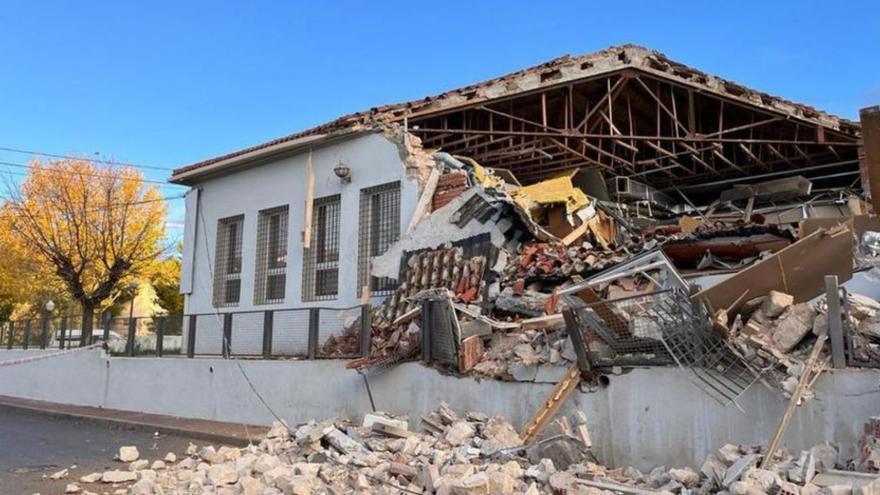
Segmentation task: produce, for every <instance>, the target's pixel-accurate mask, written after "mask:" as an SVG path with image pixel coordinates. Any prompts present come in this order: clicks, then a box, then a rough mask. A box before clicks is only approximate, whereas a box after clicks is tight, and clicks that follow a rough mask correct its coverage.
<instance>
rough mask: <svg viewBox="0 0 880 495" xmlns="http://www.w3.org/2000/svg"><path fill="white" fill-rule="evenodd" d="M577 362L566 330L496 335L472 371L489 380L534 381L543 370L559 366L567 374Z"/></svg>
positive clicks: (527, 331) (556, 374)
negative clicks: (567, 370) (547, 367)
mask: <svg viewBox="0 0 880 495" xmlns="http://www.w3.org/2000/svg"><path fill="white" fill-rule="evenodd" d="M576 360H577V357H576V356H575V354H574V349H573V348H572V347H571V341H570V340H569V338H568V333H567V332H566V331H565V330H563V329H560V330H548V331H538V330H526V331H523V332H511V333H495V334H493V335H492V338H491V339H489V341H488V344H487V345H486V352H485V354H484V355H483V358H482V360H481V361H480V362H479V363H477V364H476V365H475V366H474V367H473V370H472V371H473V372H474V374H476V375H479V376H483V377H487V378H496V379H502V380H516V381H532V380H534V379H535V378H537V375H538V373H539V372H540V371H541V368H543V367H546V366H554V367H557V366H558V367H562V368H560V369H562V370H564V369H565V368H568V366H570V365H571V363H573V362H574V361H576ZM558 375H559V372H556V373H552V376H553V377H556V376H558ZM552 381H556V380H552Z"/></svg>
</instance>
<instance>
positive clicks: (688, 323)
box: [565, 289, 760, 404]
mask: <svg viewBox="0 0 880 495" xmlns="http://www.w3.org/2000/svg"><path fill="white" fill-rule="evenodd" d="M575 302H576V301H575ZM565 317H566V326H567V327H568V331H569V332H570V334H571V335H573V336H575V337H577V336H580V338H579V339H578V338H574V339H572V343H573V344H575V347H576V351H578V353H579V354H582V355H583V358H581V357H580V356H579V361H581V359H583V361H584V363H579V364H581V367H582V368H584V367H588V368H591V367H593V366H613V365H635V364H673V363H674V364H676V365H678V366H679V367H681V368H682V369H684V370H687V371H688V372H689V373H690V376H691V378H692V381H693V382H694V384H695V385H697V387H699V388H700V389H702V390H703V391H704V392H706V393H707V394H708V395H710V396H711V397H713V398H714V399H716V400H718V401H719V402H721V403H723V404H735V403H736V400H737V399H738V398H739V397H740V396H741V395H742V394H743V393H744V392H745V391H746V390H747V389H748V388H749V387H750V386H751V385H752V384H754V383H755V382H756V381H757V380H758V379H759V377H760V373H759V372H758V371H757V370H755V369H753V368H751V367H749V366H748V364H747V363H744V362H743V361H742V360H741V359H740V358H739V357H738V356H737V355H735V354H734V353H733V350H732V349H730V348H729V346H728V345H727V342H726V339H724V338H722V337H720V336H718V335H716V334H715V333H714V332H713V331H712V328H711V323H710V320H709V318H708V315H707V314H706V312H705V309H704V308H703V306H702V305H701V304H698V303H694V302H692V301H691V300H690V298H689V297H688V295H687V294H685V293H683V291H681V290H679V289H669V290H662V291H657V292H652V293H648V294H640V295H638V296H633V297H625V298H621V299H612V300H607V301H599V302H595V303H590V304H578V305H575V306H574V307H572V308H571V309H570V310H568V311H566V314H565Z"/></svg>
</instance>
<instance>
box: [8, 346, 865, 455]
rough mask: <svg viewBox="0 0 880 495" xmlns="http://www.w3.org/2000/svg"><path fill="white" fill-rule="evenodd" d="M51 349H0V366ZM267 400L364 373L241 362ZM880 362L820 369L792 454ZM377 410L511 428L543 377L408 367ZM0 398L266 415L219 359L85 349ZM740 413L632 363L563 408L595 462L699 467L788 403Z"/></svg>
mask: <svg viewBox="0 0 880 495" xmlns="http://www.w3.org/2000/svg"><path fill="white" fill-rule="evenodd" d="M40 352H50V351H6V350H0V363H2V361H6V360H8V359H13V358H16V357H21V356H23V355H34V354H38V353H40ZM241 364H242V366H243V367H244V369H245V371H246V373H247V374H248V376H249V377H250V378H251V380H252V381H253V383H254V385H255V386H256V388H257V390H259V391H260V392H261V394H262V395H263V396H264V398H265V399H266V401H267V402H268V403H269V404H270V405H271V406H272V407H273V409H275V410H276V411H277V412H278V413H279V414H280V415H281V416H282V417H284V418H285V419H287V420H288V421H289V422H291V423H297V422H302V421H306V420H308V419H321V418H327V417H330V416H334V415H342V416H348V417H352V418H357V417H360V415H361V414H363V413H364V412H366V411H369V409H370V404H369V400H368V398H367V394H366V391H365V389H364V384H363V381H362V379H361V377H360V376H359V375H358V374H357V373H355V372H354V371H351V370H347V369H345V368H344V362H343V361H335V360H328V361H241ZM878 383H880V370H857V369H850V370H843V371H833V372H828V373H826V374H824V375H823V376H822V377H821V378H820V379H819V381H818V382H817V384H816V395H817V398H816V399H814V400H813V401H810V402H808V403H807V404H806V405H805V406H804V407H802V408H800V409H799V410H798V411H797V412H796V414H795V416H794V420H793V421H792V423H791V426H790V428H789V430H788V434H787V435H786V438H785V442H786V446H787V447H788V448H789V449H791V450H799V449H803V448H808V447H810V446H812V445H815V444H817V443H822V442H824V441H834V442H836V443H838V444H839V445H840V446H841V447H842V448H843V449H844V454H846V455H850V456H851V455H852V449H853V448H854V445H855V443H856V442H857V439H858V437H859V435H860V434H861V430H862V424H863V423H864V421H865V420H866V419H867V418H868V417H869V416H872V415H877V414H880V388H878ZM370 385H371V388H372V392H373V397H374V398H375V401H376V406H377V407H378V408H379V409H381V410H387V411H392V412H397V413H404V414H408V415H409V417H410V419H411V421H410V423H411V426H415V423H416V422H417V420H414V418H418V415H419V414H421V413H424V412H426V411H429V410H431V409H433V408H434V407H436V405H437V404H438V403H439V402H440V401H446V402H448V403H449V404H450V405H451V406H452V407H454V408H455V409H457V410H465V409H471V410H480V411H484V412H487V413H490V414H503V415H505V416H506V417H508V418H509V419H510V420H511V421H512V422H513V423H514V425H515V426H516V427H520V426H522V424H523V423H524V422H525V421H527V420H528V418H529V416H530V414H531V413H532V412H533V411H534V410H535V409H536V408H537V407H538V406H539V405H540V404H541V402H542V401H543V399H544V397H545V396H546V394H547V393H549V392H550V390H551V389H552V387H553V386H552V385H551V384H539V383H506V382H497V381H487V380H483V381H478V380H475V379H472V378H455V377H451V376H444V375H441V374H440V373H438V372H437V371H435V370H433V369H429V368H426V367H424V366H422V365H420V364H417V363H408V364H404V365H401V366H399V367H397V368H395V369H392V370H390V371H388V372H387V373H385V374H382V375H379V376H376V377H373V378H371V379H370ZM0 395H8V396H15V397H23V398H30V399H39V400H46V401H52V402H61V403H69V404H78V405H88V406H97V407H106V408H113V409H124V410H131V411H142V412H152V413H161V414H169V415H176V416H183V417H193V418H203V419H213V420H220V421H231V422H244V423H251V424H269V423H270V422H271V421H272V417H271V415H270V414H269V412H268V411H266V409H265V408H264V407H263V406H262V405H261V404H260V403H259V401H258V400H257V398H256V397H255V396H254V394H253V393H252V392H251V390H250V388H249V387H248V385H247V383H246V382H245V380H244V378H243V377H242V375H241V373H240V371H239V369H238V366H237V365H236V363H235V362H233V361H224V360H222V359H184V358H163V359H155V358H112V359H108V358H106V357H105V355H104V354H103V353H102V352H101V351H95V350H93V351H84V352H82V353H76V354H73V355H67V356H61V357H54V358H50V359H46V360H43V361H39V362H34V363H29V364H22V365H16V366H0ZM740 403H741V405H742V406H743V408H744V409H745V410H746V412H747V414H743V413H741V412H739V411H738V410H736V409H735V408H733V407H723V406H722V405H720V404H718V403H716V402H715V401H713V400H712V399H710V398H709V397H707V396H706V395H705V394H703V393H702V392H701V391H700V390H698V389H697V388H696V387H695V386H694V385H693V384H691V383H690V382H689V381H688V379H687V377H686V376H685V374H684V373H682V372H681V371H679V370H678V369H676V368H650V369H635V370H633V371H632V372H630V373H626V374H623V375H620V376H611V383H610V385H609V386H608V387H607V388H605V389H602V390H600V391H598V392H595V393H575V394H574V395H573V396H572V399H570V400H569V402H568V403H567V404H566V409H565V410H566V411H568V412H571V411H573V410H574V408H576V407H577V408H580V409H582V410H583V411H584V412H585V413H586V414H587V416H588V418H589V421H590V431H591V433H592V435H593V440H594V442H595V444H596V455H597V456H598V458H599V459H600V460H601V461H603V462H605V463H607V464H609V465H615V466H627V465H633V466H635V467H638V468H640V469H649V468H651V467H653V466H655V465H659V464H666V465H672V464H678V465H690V466H694V467H699V465H700V463H701V462H702V461H703V459H704V457H705V455H706V454H707V453H709V452H711V451H713V450H714V449H717V448H718V447H720V446H721V445H723V444H724V443H728V442H729V443H741V444H762V443H766V442H767V441H768V439H769V438H770V436H771V435H772V433H773V430H774V429H775V427H776V424H777V421H778V420H779V417H780V416H781V414H782V411H783V408H784V407H785V401H784V399H783V397H782V395H781V394H779V393H776V392H773V391H770V390H767V389H765V388H763V387H762V386H760V385H756V386H755V387H753V388H752V389H750V390H749V391H748V393H747V394H746V395H745V396H744V397H742V398H741V400H740Z"/></svg>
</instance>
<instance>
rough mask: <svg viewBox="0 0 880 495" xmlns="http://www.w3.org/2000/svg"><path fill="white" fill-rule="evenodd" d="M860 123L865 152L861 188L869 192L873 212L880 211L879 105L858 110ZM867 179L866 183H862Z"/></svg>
mask: <svg viewBox="0 0 880 495" xmlns="http://www.w3.org/2000/svg"><path fill="white" fill-rule="evenodd" d="M859 119H860V120H861V123H862V141H863V143H862V150H863V152H864V154H865V158H864V166H863V167H862V170H863V172H862V181H863V183H862V189H864V190H865V191H866V192H870V194H871V206H872V211H873V212H874V213H878V212H880V106H873V107H868V108H863V109H861V110H859ZM865 179H867V184H865V183H864V181H865Z"/></svg>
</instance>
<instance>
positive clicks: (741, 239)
mask: <svg viewBox="0 0 880 495" xmlns="http://www.w3.org/2000/svg"><path fill="white" fill-rule="evenodd" d="M794 238H795V235H794V234H793V233H792V232H791V230H790V229H783V228H780V227H778V226H775V225H759V224H743V223H742V222H735V223H724V222H715V223H713V224H700V225H698V226H697V227H696V228H695V229H694V230H691V231H687V232H683V231H682V230H681V228H680V227H679V226H678V225H673V226H669V227H668V228H661V227H656V228H652V229H650V230H646V231H645V232H643V233H640V234H639V235H638V236H621V239H620V242H615V243H613V244H610V245H609V244H606V245H605V246H604V247H603V246H602V245H597V244H594V243H593V242H590V241H583V242H580V243H578V244H572V245H568V246H566V245H565V244H563V243H560V242H531V243H523V244H522V245H520V246H519V248H518V249H517V252H516V253H515V254H513V255H512V256H511V257H510V259H509V263H508V265H507V266H506V267H505V268H504V272H503V273H504V277H503V280H504V281H506V282H513V281H515V280H517V279H525V280H527V281H533V280H565V279H569V278H571V277H572V276H574V275H581V276H588V275H591V274H594V273H596V272H599V271H601V270H604V269H606V268H609V267H612V266H614V265H617V264H619V263H622V262H624V261H627V260H629V259H631V258H632V257H633V256H635V255H637V254H640V253H643V252H647V251H651V250H653V249H656V248H658V247H662V248H663V250H664V252H665V253H666V254H667V255H668V256H670V258H672V259H673V260H674V261H676V262H677V263H678V264H680V265H681V266H683V267H690V268H702V267H704V266H701V265H703V264H705V267H706V268H708V267H710V266H713V264H719V263H727V264H728V267H729V266H732V265H733V264H739V263H741V262H743V261H745V262H751V261H754V260H755V259H756V258H757V257H758V256H760V255H762V254H765V253H772V252H775V251H778V250H779V249H781V248H783V247H785V246H787V245H789V244H790V243H791V242H792V241H793V240H794Z"/></svg>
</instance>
